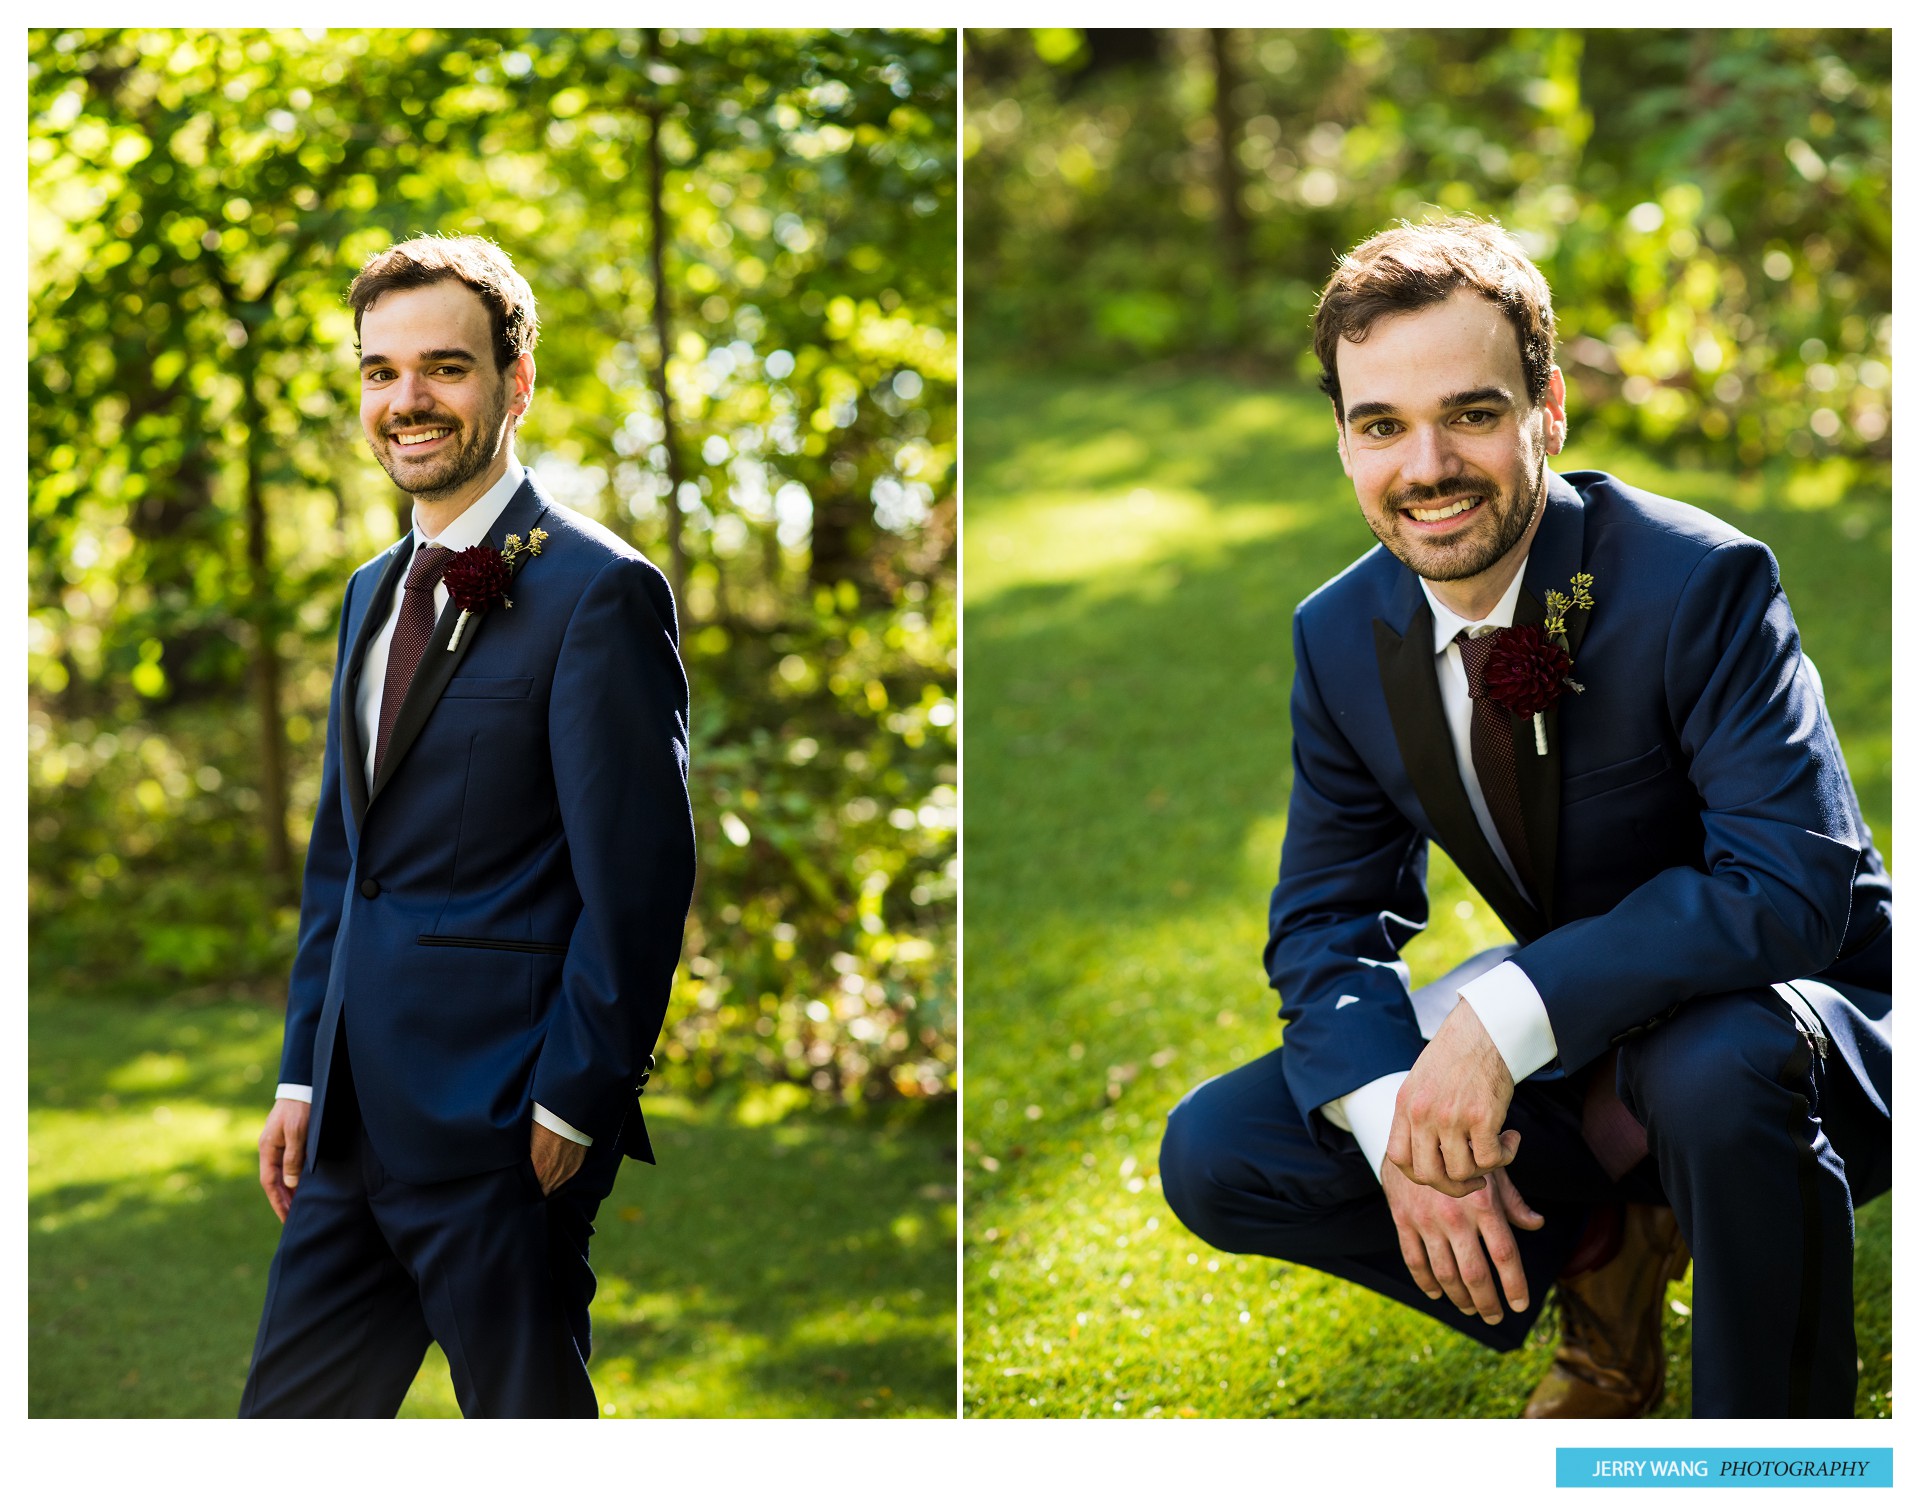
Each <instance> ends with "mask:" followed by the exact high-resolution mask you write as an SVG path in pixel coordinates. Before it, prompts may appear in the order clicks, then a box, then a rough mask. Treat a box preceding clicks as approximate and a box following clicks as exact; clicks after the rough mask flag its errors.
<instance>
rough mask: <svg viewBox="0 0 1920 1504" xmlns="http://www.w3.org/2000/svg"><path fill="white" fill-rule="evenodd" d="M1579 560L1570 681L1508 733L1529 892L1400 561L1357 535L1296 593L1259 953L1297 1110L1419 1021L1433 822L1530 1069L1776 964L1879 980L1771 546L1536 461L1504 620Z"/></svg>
mask: <svg viewBox="0 0 1920 1504" xmlns="http://www.w3.org/2000/svg"><path fill="white" fill-rule="evenodd" d="M1576 572H1585V573H1587V574H1591V575H1592V576H1593V586H1592V591H1593V596H1594V601H1595V604H1594V607H1593V609H1592V610H1591V611H1583V610H1575V611H1573V612H1571V613H1570V614H1569V616H1568V622H1567V625H1568V637H1569V641H1570V645H1571V647H1572V649H1573V654H1574V659H1575V668H1574V675H1573V676H1574V677H1575V678H1576V679H1577V680H1579V682H1580V683H1581V684H1582V685H1583V686H1584V687H1585V691H1586V692H1585V693H1584V694H1577V695H1576V694H1571V693H1569V694H1567V695H1565V696H1563V697H1562V698H1561V700H1560V702H1559V704H1558V705H1557V706H1555V707H1554V708H1553V709H1551V710H1549V711H1548V712H1547V713H1546V721H1547V745H1548V752H1547V755H1546V756H1544V757H1541V756H1538V755H1537V754H1536V753H1535V751H1534V748H1533V746H1532V738H1531V736H1529V735H1527V734H1525V732H1524V731H1523V732H1522V734H1521V735H1520V736H1519V737H1518V738H1517V761H1518V772H1519V780H1520V795H1521V804H1522V809H1523V816H1524V822H1525V826H1526V831H1527V845H1528V851H1529V853H1530V855H1531V857H1532V862H1533V866H1534V869H1535V871H1536V874H1538V876H1537V881H1538V883H1539V884H1540V888H1541V891H1539V892H1538V893H1532V894H1527V893H1522V892H1519V891H1517V890H1516V889H1515V887H1514V884H1513V882H1512V880H1511V879H1509V878H1508V877H1507V875H1506V873H1505V871H1504V870H1503V869H1502V868H1501V866H1500V864H1499V862H1498V860H1497V859H1496V858H1495V857H1494V854H1493V851H1492V849H1491V848H1490V847H1489V845H1488V844H1487V841H1486V838H1485V836H1484V835H1483V834H1482V832H1481V830H1480V827H1479V824H1478V822H1477V821H1476V820H1475V819H1474V816H1473V811H1472V808H1471V806H1470V805H1469V804H1468V802H1467V796H1466V791H1465V788H1464V786H1463V785H1462V783H1461V781H1460V776H1459V770H1458V767H1457V765H1456V763H1455V760H1454V751H1453V743H1452V741H1451V739H1450V737H1449V735H1448V732H1447V727H1446V722H1445V717H1444V711H1443V709H1442V705H1441V699H1440V690H1439V686H1438V683H1437V680H1436V678H1435V673H1434V652H1433V615H1432V611H1431V609H1430V608H1429V607H1428V605H1427V603H1426V598H1425V596H1424V594H1423V593H1422V591H1421V589H1420V585H1419V581H1418V579H1417V578H1416V577H1415V575H1414V574H1413V572H1412V571H1411V570H1409V569H1407V568H1406V567H1405V566H1404V565H1403V564H1401V563H1400V562H1399V560H1397V559H1396V558H1394V557H1393V555H1392V554H1390V553H1389V552H1387V551H1386V550H1385V549H1384V548H1379V547H1376V548H1374V549H1373V550H1372V551H1371V552H1369V553H1367V554H1366V555H1365V556H1364V557H1362V558H1361V559H1360V560H1358V561H1357V562H1356V563H1355V564H1353V565H1352V566H1351V567H1350V568H1348V569H1347V570H1346V571H1345V572H1344V573H1342V574H1340V575H1339V576H1337V577H1336V578H1335V579H1333V580H1332V581H1330V582H1329V583H1328V584H1326V585H1325V586H1323V587H1321V589H1319V590H1318V591H1316V592H1315V593H1314V594H1313V595H1312V596H1310V597H1308V598H1307V600H1305V601H1304V602H1302V603H1301V605H1300V607H1299V609H1298V610H1297V611H1296V612H1295V614H1294V683H1293V698H1292V720H1293V772H1294V777H1293V790H1292V795H1291V799H1290V802H1289V806H1288V815H1287V831H1286V838H1285V842H1284V844H1283V848H1282V853H1281V861H1280V880H1279V884H1278V886H1277V887H1276V888H1275V889H1274V893H1273V903H1272V909H1271V914H1270V926H1269V937H1270V938H1269V940H1268V944H1267V955H1266V959H1267V969H1268V974H1269V976H1270V977H1271V979H1272V981H1273V985H1274V986H1275V988H1276V989H1278V991H1279V993H1280V996H1281V1000H1282V1007H1281V1016H1282V1017H1283V1018H1284V1019H1285V1020H1286V1024H1285V1043H1286V1049H1285V1051H1284V1055H1283V1060H1284V1069H1285V1071H1286V1078H1287V1084H1288V1086H1289V1088H1290V1089H1291V1090H1292V1092H1293V1095H1294V1099H1295V1101H1296V1102H1298V1103H1299V1104H1300V1107H1301V1110H1302V1111H1303V1112H1304V1113H1305V1114H1306V1115H1307V1119H1308V1124H1309V1127H1311V1128H1314V1129H1315V1130H1316V1131H1318V1129H1319V1121H1318V1118H1317V1109H1318V1108H1319V1107H1320V1106H1321V1105H1323V1104H1324V1103H1326V1102H1328V1101H1331V1100H1332V1099H1334V1098H1336V1097H1340V1096H1344V1095H1345V1094H1346V1093H1348V1092H1350V1091H1352V1090H1354V1089H1355V1088H1356V1087H1359V1086H1362V1085H1364V1084H1365V1083H1367V1082H1369V1081H1372V1080H1375V1079H1377V1078H1379V1077H1381V1076H1384V1075H1387V1074H1389V1073H1391V1072H1394V1071H1402V1070H1406V1069H1407V1068H1408V1067H1410V1066H1411V1065H1412V1064H1413V1061H1414V1059H1415V1057H1416V1056H1417V1055H1418V1054H1419V1052H1420V1050H1421V1047H1422V1045H1423V1043H1424V1041H1423V1040H1422V1038H1421V1036H1420V1033H1419V1029H1418V1027H1417V1025H1416V1023H1415V1020H1414V1015H1413V1011H1412V1008H1411V1006H1410V1003H1409V993H1408V976H1407V971H1406V967H1405V965H1404V963H1402V962H1400V961H1399V959H1398V957H1399V953H1400V949H1401V947H1402V946H1403V945H1405V944H1406V942H1407V941H1408V940H1409V939H1410V938H1411V937H1412V936H1413V935H1415V934H1417V933H1418V932H1419V931H1420V930H1421V929H1422V928H1423V927H1424V925H1425V923H1426V918H1427V894H1426V859H1427V843H1428V842H1429V841H1437V842H1438V843H1439V844H1440V846H1441V847H1442V848H1443V849H1444V850H1445V851H1446V852H1447V854H1448V855H1449V856H1451V857H1452V858H1453V860H1454V862H1455V863H1456V865H1458V867H1459V868H1460V870H1461V872H1462V873H1463V874H1464V875H1465V876H1466V878H1467V879H1468V881H1469V882H1471V883H1472V884H1473V885H1474V887H1475V888H1476V889H1477V890H1478V891H1479V893H1480V895H1481V896H1482V897H1483V898H1484V899H1485V900H1486V901H1487V902H1488V903H1489V904H1490V905H1491V906H1492V908H1493V909H1494V911H1495V912H1496V913H1497V914H1498V915H1499V916H1500V918H1501V919H1502V920H1503V921H1504V922H1505V923H1506V925H1507V927H1508V928H1509V929H1510V930H1511V931H1512V932H1513V935H1514V937H1515V939H1516V940H1517V941H1519V942H1520V950H1519V951H1518V953H1517V954H1516V955H1515V956H1514V958H1513V959H1514V961H1515V963H1516V964H1517V965H1518V966H1519V967H1520V969H1521V970H1522V971H1524V972H1525V973H1526V974H1527V977H1528V979H1529V980H1530V981H1531V982H1532V983H1533V985H1534V987H1535V988H1536V989H1538V991H1539V993H1540V997H1541V999H1542V1001H1543V1002H1544V1003H1545V1004H1546V1009H1547V1014H1548V1017H1549V1019H1550V1020H1551V1022H1552V1025H1553V1033H1554V1038H1555V1040H1556V1042H1557V1043H1558V1045H1559V1050H1560V1054H1559V1059H1558V1061H1557V1062H1556V1063H1555V1065H1554V1066H1552V1067H1550V1068H1549V1071H1548V1072H1546V1073H1544V1074H1557V1073H1559V1072H1560V1071H1572V1070H1575V1069H1577V1068H1579V1067H1580V1066H1582V1065H1584V1064H1586V1063H1587V1062H1589V1061H1592V1060H1594V1059H1596V1058H1597V1057H1599V1056H1600V1055H1601V1054H1602V1053H1603V1052H1605V1051H1606V1050H1607V1049H1608V1048H1609V1046H1610V1045H1611V1044H1614V1043H1617V1042H1619V1041H1620V1040H1622V1039H1624V1038H1627V1037H1630V1036H1631V1035H1632V1034H1633V1033H1635V1032H1637V1031H1639V1030H1640V1029H1641V1028H1643V1027H1645V1026H1647V1025H1648V1024H1649V1023H1650V1022H1654V1021H1657V1020H1658V1019H1660V1018H1661V1017H1662V1016H1664V1015H1665V1014H1666V1013H1667V1012H1668V1011H1669V1010H1671V1009H1673V1008H1674V1007H1676V1006H1679V1007H1684V1006H1685V1004H1686V1001H1687V999H1689V998H1693V997H1699V996H1702V995H1705V994H1710V993H1719V992H1729V991H1733V990H1736V989H1739V988H1745V987H1754V986H1766V985H1771V984H1774V983H1780V982H1787V981H1791V980H1794V979H1798V978H1822V979H1824V980H1827V981H1830V982H1834V983H1836V984H1838V985H1839V986H1840V987H1841V988H1842V989H1844V990H1845V991H1846V992H1847V993H1848V994H1849V995H1856V996H1857V995H1858V993H1859V992H1860V990H1862V989H1864V990H1865V991H1869V992H1876V993H1887V994H1890V993H1891V991H1892V980H1891V976H1890V970H1889V968H1890V946H1891V936H1890V931H1891V923H1892V890H1891V886H1890V884H1889V882H1888V879H1887V874H1886V870H1885V868H1884V866H1883V865H1882V864H1881V861H1880V857H1879V855H1878V853H1877V852H1876V851H1875V850H1874V847H1873V842H1872V838H1871V836H1870V834H1869V833H1868V830H1867V827H1866V823H1865V821H1864V820H1863V819H1862V818H1861V815H1860V808H1859V804H1858V802H1857V800H1856V798H1855V796H1854V791H1853V785H1852V781H1851V780H1850V779H1849V777H1848V775H1847V769H1846V764H1845V762H1844V761H1843V760H1842V758H1841V754H1840V746H1839V742H1838V741H1837V739H1836V738H1835V736H1834V731H1833V726H1832V723H1831V721H1829V719H1828V717H1827V712H1826V705H1825V701H1824V699H1823V697H1822V695H1821V692H1820V688H1819V683H1818V679H1817V676H1816V675H1815V674H1814V672H1813V671H1812V668H1811V665H1810V664H1809V663H1808V662H1807V660H1806V659H1805V658H1804V657H1803V656H1802V654H1801V652H1800V639H1799V634H1798V632H1797V631H1796V629H1795V627H1794V623H1793V616H1792V613H1791V612H1790V611H1789V610H1788V607H1787V600H1786V597H1785V595H1783V594H1782V593H1781V589H1780V575H1779V570H1778V568H1777V567H1776V565H1775V562H1774V559H1773V555H1772V554H1771V553H1769V552H1768V551H1767V549H1766V548H1765V547H1764V546H1762V545H1761V544H1759V543H1757V542H1755V541H1754V540H1753V539H1751V538H1747V537H1744V536H1743V535H1742V534H1740V533H1739V532H1737V531H1735V530H1734V529H1733V528H1731V527H1729V526H1728V525H1727V524H1726V523H1724V522H1722V521H1720V520H1719V519H1718V518H1715V517H1713V516H1711V515H1709V514H1707V513H1705V512H1702V511H1699V510H1698V509H1696V508H1693V507H1688V506H1684V505H1682V504H1680V503H1678V502H1674V501H1669V500H1666V499H1664V498H1662V497H1658V496H1652V495H1649V494H1648V493H1646V492H1644V491H1637V490H1634V489H1633V488H1631V487H1629V486H1625V485H1622V484H1621V483H1620V482H1619V481H1617V480H1615V479H1614V478H1613V477H1611V476H1609V475H1605V474H1601V473H1600V472H1597V471H1579V472H1570V473H1569V474H1567V475H1565V476H1559V475H1550V476H1549V480H1548V488H1547V499H1546V515H1545V517H1544V518H1543V519H1542V522H1541V526H1540V530H1539V532H1538V533H1537V535H1536V536H1535V538H1534V542H1533V546H1532V549H1531V551H1530V552H1529V554H1528V557H1527V563H1526V569H1525V576H1524V579H1523V582H1522V590H1521V595H1520V603H1519V606H1518V608H1517V610H1516V613H1515V621H1516V623H1520V624H1525V623H1532V624H1535V625H1538V624H1540V623H1541V622H1542V621H1543V620H1544V615H1545V612H1544V602H1545V598H1546V593H1547V591H1549V590H1559V591H1560V592H1562V593H1563V594H1565V593H1568V586H1569V582H1570V581H1571V579H1572V576H1573V575H1574V574H1575V573H1576ZM1342 999H1351V1000H1350V1001H1346V1002H1344V1004H1343V1002H1342ZM1833 1003H1834V1006H1839V1007H1849V1006H1850V1004H1848V1003H1846V1002H1845V1001H1843V1000H1841V999H1839V998H1836V999H1834V1000H1833ZM1889 1006H1890V1004H1889ZM1869 1007H1870V1010H1871V1011H1872V1012H1873V1013H1874V1014H1875V1016H1873V1017H1871V1018H1865V1019H1863V1018H1860V1017H1853V1018H1849V1019H1848V1020H1845V1021H1839V1020H1835V1021H1833V1022H1834V1023H1835V1024H1836V1025H1838V1027H1835V1028H1834V1029H1833V1030H1832V1032H1834V1033H1835V1036H1836V1037H1839V1038H1843V1039H1844V1038H1846V1037H1850V1036H1851V1033H1852V1031H1853V1030H1856V1029H1858V1028H1861V1027H1868V1028H1874V1029H1884V1030H1885V1032H1886V1034H1887V1036H1888V1037H1889V1038H1890V1035H1891V1028H1892V1019H1891V1013H1890V1011H1887V1010H1886V1009H1885V1008H1880V1007H1875V1006H1874V1005H1871V1004H1870V1005H1869ZM1880 1014H1884V1017H1880V1016H1879V1015H1880ZM1843 1049H1846V1046H1845V1045H1844V1044H1843ZM1847 1053H1849V1054H1851V1053H1852V1051H1850V1050H1848V1051H1847ZM1865 1084H1866V1085H1867V1086H1868V1089H1869V1090H1870V1091H1873V1092H1874V1093H1875V1094H1876V1095H1879V1094H1880V1092H1881V1091H1882V1090H1887V1091H1889V1092H1890V1087H1888V1086H1887V1084H1886V1083H1878V1084H1877V1085H1876V1084H1875V1083H1871V1082H1868V1083H1865Z"/></svg>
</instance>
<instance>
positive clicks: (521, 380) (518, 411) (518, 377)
mask: <svg viewBox="0 0 1920 1504" xmlns="http://www.w3.org/2000/svg"><path fill="white" fill-rule="evenodd" d="M507 377H508V379H509V380H510V381H512V382H513V396H512V398H511V399H510V400H509V401H508V403H507V411H508V412H510V413H511V414H513V416H514V417H516V418H524V417H525V416H526V414H527V409H528V408H529V407H531V406H532V405H533V356H532V355H531V354H526V355H522V356H520V357H519V358H518V359H516V360H515V361H514V363H513V364H512V365H510V366H508V367H507Z"/></svg>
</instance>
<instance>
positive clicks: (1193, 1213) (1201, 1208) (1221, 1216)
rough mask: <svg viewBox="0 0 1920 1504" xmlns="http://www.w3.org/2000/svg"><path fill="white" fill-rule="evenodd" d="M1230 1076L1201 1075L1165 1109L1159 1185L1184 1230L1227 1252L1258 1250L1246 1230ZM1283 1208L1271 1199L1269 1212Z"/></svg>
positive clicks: (1240, 1133)
mask: <svg viewBox="0 0 1920 1504" xmlns="http://www.w3.org/2000/svg"><path fill="white" fill-rule="evenodd" d="M1230 1080H1231V1078H1230V1077H1228V1076H1216V1077H1214V1078H1213V1079H1212V1080H1211V1081H1203V1082H1201V1083H1200V1085H1198V1086H1196V1087H1195V1088H1194V1089H1193V1090H1192V1091H1190V1092H1188V1093H1187V1094H1186V1096H1185V1097H1183V1098H1181V1100H1180V1103H1179V1105H1177V1106H1176V1107H1175V1108H1174V1109H1173V1111H1172V1112H1171V1113H1169V1114H1168V1115H1167V1131H1166V1133H1165V1135H1164V1136H1163V1137H1162V1138H1161V1140H1160V1188H1161V1194H1162V1195H1164V1196H1165V1197H1166V1200H1167V1205H1168V1206H1170V1207H1171V1208H1172V1209H1173V1213H1174V1215H1175V1216H1176V1217H1178V1218H1179V1219H1180V1220H1181V1222H1182V1223H1184V1224H1185V1226H1186V1228H1187V1230H1188V1231H1189V1232H1191V1233H1192V1234H1193V1235H1194V1236H1195V1237H1197V1238H1199V1239H1200V1240H1201V1241H1202V1242H1204V1243H1210V1244H1212V1245H1213V1246H1214V1247H1215V1248H1218V1249H1220V1250H1222V1251H1223V1252H1226V1253H1250V1252H1254V1251H1257V1250H1256V1249H1255V1247H1254V1244H1253V1241H1252V1240H1250V1239H1249V1238H1248V1236H1247V1226H1246V1210H1247V1203H1248V1201H1249V1199H1250V1196H1251V1194H1252V1193H1251V1192H1250V1190H1249V1188H1248V1187H1246V1186H1245V1185H1244V1184H1243V1183H1242V1182H1244V1181H1245V1179H1246V1178H1247V1139H1248V1134H1247V1131H1246V1124H1245V1123H1244V1121H1243V1119H1242V1116H1241V1114H1240V1113H1238V1112H1236V1111H1235V1098H1236V1096H1237V1095H1238V1094H1237V1093H1236V1092H1235V1091H1234V1090H1233V1089H1232V1088H1231V1087H1230V1085H1229V1082H1230ZM1280 1210H1282V1208H1280V1207H1279V1206H1277V1205H1275V1206H1272V1207H1271V1208H1269V1214H1271V1213H1272V1212H1277V1211H1280Z"/></svg>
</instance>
